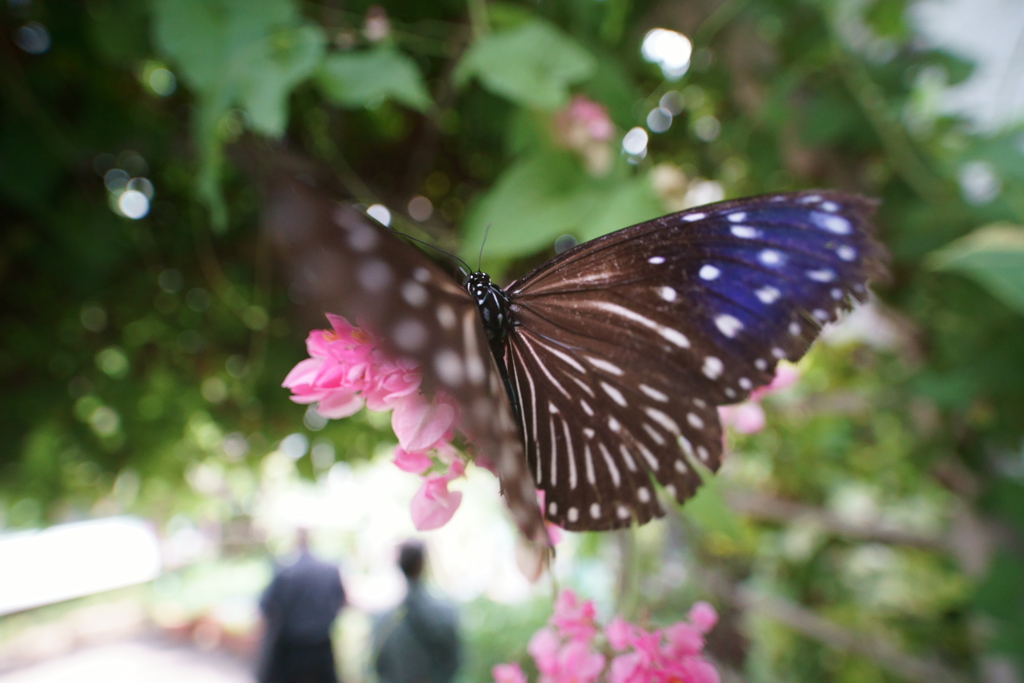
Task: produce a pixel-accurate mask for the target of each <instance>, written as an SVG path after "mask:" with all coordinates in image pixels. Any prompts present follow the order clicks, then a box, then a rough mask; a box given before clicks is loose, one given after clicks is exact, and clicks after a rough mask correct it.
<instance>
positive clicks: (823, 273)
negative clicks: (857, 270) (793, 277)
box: [807, 268, 836, 282]
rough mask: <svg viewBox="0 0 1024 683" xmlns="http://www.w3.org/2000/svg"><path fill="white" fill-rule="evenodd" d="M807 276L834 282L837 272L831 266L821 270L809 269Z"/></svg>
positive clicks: (815, 279)
mask: <svg viewBox="0 0 1024 683" xmlns="http://www.w3.org/2000/svg"><path fill="white" fill-rule="evenodd" d="M807 277H809V278H811V279H812V280H814V281H815V282H832V280H835V279H836V274H835V272H834V271H832V270H831V269H829V268H822V269H821V270H808V271H807Z"/></svg>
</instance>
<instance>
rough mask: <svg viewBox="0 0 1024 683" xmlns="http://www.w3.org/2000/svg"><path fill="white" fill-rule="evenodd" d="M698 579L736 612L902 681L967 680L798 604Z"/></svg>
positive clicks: (704, 574)
mask: <svg viewBox="0 0 1024 683" xmlns="http://www.w3.org/2000/svg"><path fill="white" fill-rule="evenodd" d="M698 576H699V578H700V579H701V581H702V582H703V583H704V585H705V586H706V587H707V588H708V589H710V591H711V592H712V593H715V594H717V595H718V596H719V597H720V598H722V599H724V600H726V601H728V602H731V603H732V604H734V605H735V606H736V607H737V608H738V609H740V610H743V611H749V612H754V613H757V614H760V615H761V616H765V617H768V618H769V619H772V620H773V621H777V622H779V623H780V624H784V625H786V626H788V627H789V628H790V629H792V630H793V631H796V632H797V633H799V634H800V635H802V636H803V637H805V638H808V639H810V640H814V641H817V642H819V643H821V644H823V645H827V646H828V647H831V648H833V649H835V650H840V651H842V652H847V653H850V654H856V655H860V656H862V657H866V658H867V659H869V660H871V661H872V662H873V663H874V664H876V665H878V666H879V667H880V668H882V669H885V670H886V671H888V672H890V673H892V674H895V675H897V676H899V677H901V678H903V679H904V680H907V681H913V682H914V683H965V682H966V680H967V679H966V678H965V677H963V676H962V675H960V674H959V673H957V672H955V671H953V670H951V669H949V668H947V667H945V666H943V665H942V664H940V663H939V662H937V661H934V660H930V659H925V658H922V657H914V656H912V655H908V654H905V653H903V652H900V651H899V650H898V649H897V648H896V647H894V646H893V645H892V644H891V643H890V642H889V641H887V640H883V639H882V638H877V637H874V636H869V635H866V634H863V633H857V632H855V631H852V630H850V629H847V628H845V627H843V626H840V625H839V624H837V623H835V622H833V621H830V620H828V619H826V618H824V617H821V616H819V615H817V614H815V613H814V612H813V611H811V610H810V609H808V608H806V607H804V606H803V605H800V604H798V603H795V602H792V601H790V600H786V599H784V598H779V597H776V596H772V595H767V594H766V593H764V592H762V591H757V590H753V589H751V588H746V587H743V586H735V585H732V584H730V583H729V582H728V581H727V580H726V579H725V578H723V577H722V576H721V575H720V574H717V573H712V572H709V571H699V573H698Z"/></svg>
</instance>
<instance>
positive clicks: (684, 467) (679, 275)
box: [506, 192, 880, 529]
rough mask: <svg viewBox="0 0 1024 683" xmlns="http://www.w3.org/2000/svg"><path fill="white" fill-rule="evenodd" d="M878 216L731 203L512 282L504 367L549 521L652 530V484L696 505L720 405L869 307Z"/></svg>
mask: <svg viewBox="0 0 1024 683" xmlns="http://www.w3.org/2000/svg"><path fill="white" fill-rule="evenodd" d="M873 208H874V204H873V202H871V201H869V200H866V199H863V198H861V197H857V196H852V195H846V194H842V193H836V192H804V193H793V194H782V195H772V196H762V197H753V198H747V199H742V200H735V201H731V202H722V203H719V204H713V205H708V206H704V207H699V208H697V209H693V210H689V211H685V212H681V213H677V214H672V215H669V216H665V217H663V218H659V219H655V220H653V221H648V222H646V223H641V224H639V225H635V226H632V227H629V228H625V229H623V230H620V231H618V232H616V233H612V234H610V235H607V236H605V237H602V238H598V239H596V240H593V241H591V242H588V243H585V244H581V245H579V246H577V247H574V248H573V249H570V250H568V251H566V252H564V253H563V254H561V255H560V256H558V257H556V258H554V259H552V260H551V261H549V262H548V263H545V264H543V265H542V266H540V267H539V268H537V269H535V270H534V271H533V272H532V273H530V274H529V275H527V276H526V277H524V278H522V279H521V280H519V281H517V282H515V283H513V284H512V285H511V286H510V287H509V288H508V294H509V296H510V298H511V300H512V316H513V319H514V321H515V328H514V329H513V331H512V333H511V335H510V339H509V349H508V354H507V358H506V363H507V365H508V367H509V372H510V375H511V376H512V377H513V381H514V382H516V385H517V390H518V391H519V392H520V395H521V401H520V403H521V404H522V406H523V410H522V413H523V414H522V416H521V417H522V419H521V422H522V424H521V428H522V429H523V431H524V433H525V434H526V453H527V456H528V458H529V461H530V469H531V472H532V473H533V475H534V477H535V478H537V480H538V484H539V485H540V486H541V487H542V488H544V490H545V493H546V496H545V500H546V505H547V508H548V509H547V510H546V513H547V515H548V517H549V519H552V520H553V521H556V522H557V523H559V524H561V525H564V526H566V527H567V528H570V529H604V528H614V527H617V526H625V525H628V524H629V523H630V522H631V521H632V520H636V521H639V522H641V523H642V522H644V521H646V520H647V519H650V517H651V516H654V515H658V514H660V509H659V508H658V505H657V502H656V501H655V499H654V497H653V496H652V495H651V490H650V476H651V475H653V476H654V477H655V479H657V481H658V482H659V483H660V484H661V485H662V486H663V487H665V488H666V489H667V490H668V491H669V493H670V494H671V495H672V496H673V497H675V498H676V499H677V500H678V501H680V502H681V501H683V500H685V499H686V498H688V497H689V496H691V495H692V494H693V492H694V491H695V490H696V487H697V486H698V485H699V481H700V479H699V476H698V475H697V473H696V472H695V471H694V468H693V465H694V463H696V462H699V463H701V464H702V465H704V466H706V467H709V468H710V469H711V470H716V469H717V468H718V465H719V461H720V455H721V449H722V443H721V426H720V424H719V421H718V416H717V411H716V406H717V405H722V404H727V403H734V402H737V401H740V400H742V399H743V398H745V397H746V396H748V395H749V393H750V392H751V390H753V389H754V388H755V387H758V386H763V385H765V384H767V383H768V382H770V381H771V379H772V377H773V375H774V369H775V366H776V364H777V363H778V361H779V360H781V359H783V358H785V359H788V360H792V361H795V360H797V359H798V358H800V357H801V356H802V355H803V354H804V352H806V350H807V348H808V347H809V345H810V344H811V342H812V341H813V340H814V339H815V337H816V336H817V334H818V332H819V330H820V328H821V326H822V325H824V324H826V323H828V322H830V321H833V320H835V319H836V317H837V316H838V315H839V314H840V313H841V312H842V311H843V310H847V309H848V308H849V307H850V306H851V305H852V303H853V302H854V301H856V300H860V299H863V298H864V297H865V296H866V288H865V285H866V282H867V280H868V279H869V277H870V276H871V275H872V274H873V273H875V272H877V271H878V270H879V263H878V262H879V255H880V248H879V247H878V246H877V245H876V244H875V243H874V241H873V240H872V238H871V237H870V233H869V229H868V225H867V221H868V219H869V217H870V214H871V212H872V211H873ZM531 381H532V383H531ZM570 457H572V458H574V459H575V463H574V464H571V463H570V462H569V461H568V458H570ZM631 465H632V467H631ZM573 471H575V472H576V476H575V478H574V477H572V476H571V475H572V473H573ZM560 473H561V476H559V474H560ZM590 473H593V476H588V475H590Z"/></svg>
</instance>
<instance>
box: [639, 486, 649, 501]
mask: <svg viewBox="0 0 1024 683" xmlns="http://www.w3.org/2000/svg"><path fill="white" fill-rule="evenodd" d="M636 497H637V500H639V501H640V502H641V503H649V502H650V501H651V492H650V491H648V490H647V487H646V486H641V487H639V488H638V489H637V490H636Z"/></svg>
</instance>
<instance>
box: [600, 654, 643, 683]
mask: <svg viewBox="0 0 1024 683" xmlns="http://www.w3.org/2000/svg"><path fill="white" fill-rule="evenodd" d="M652 679H653V672H652V671H651V670H650V668H648V667H647V666H644V662H643V659H642V658H641V657H640V655H638V654H636V653H635V652H630V653H628V654H624V655H619V656H618V657H616V658H615V659H613V660H612V666H611V672H610V675H609V676H608V683H648V681H651V680H652Z"/></svg>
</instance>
